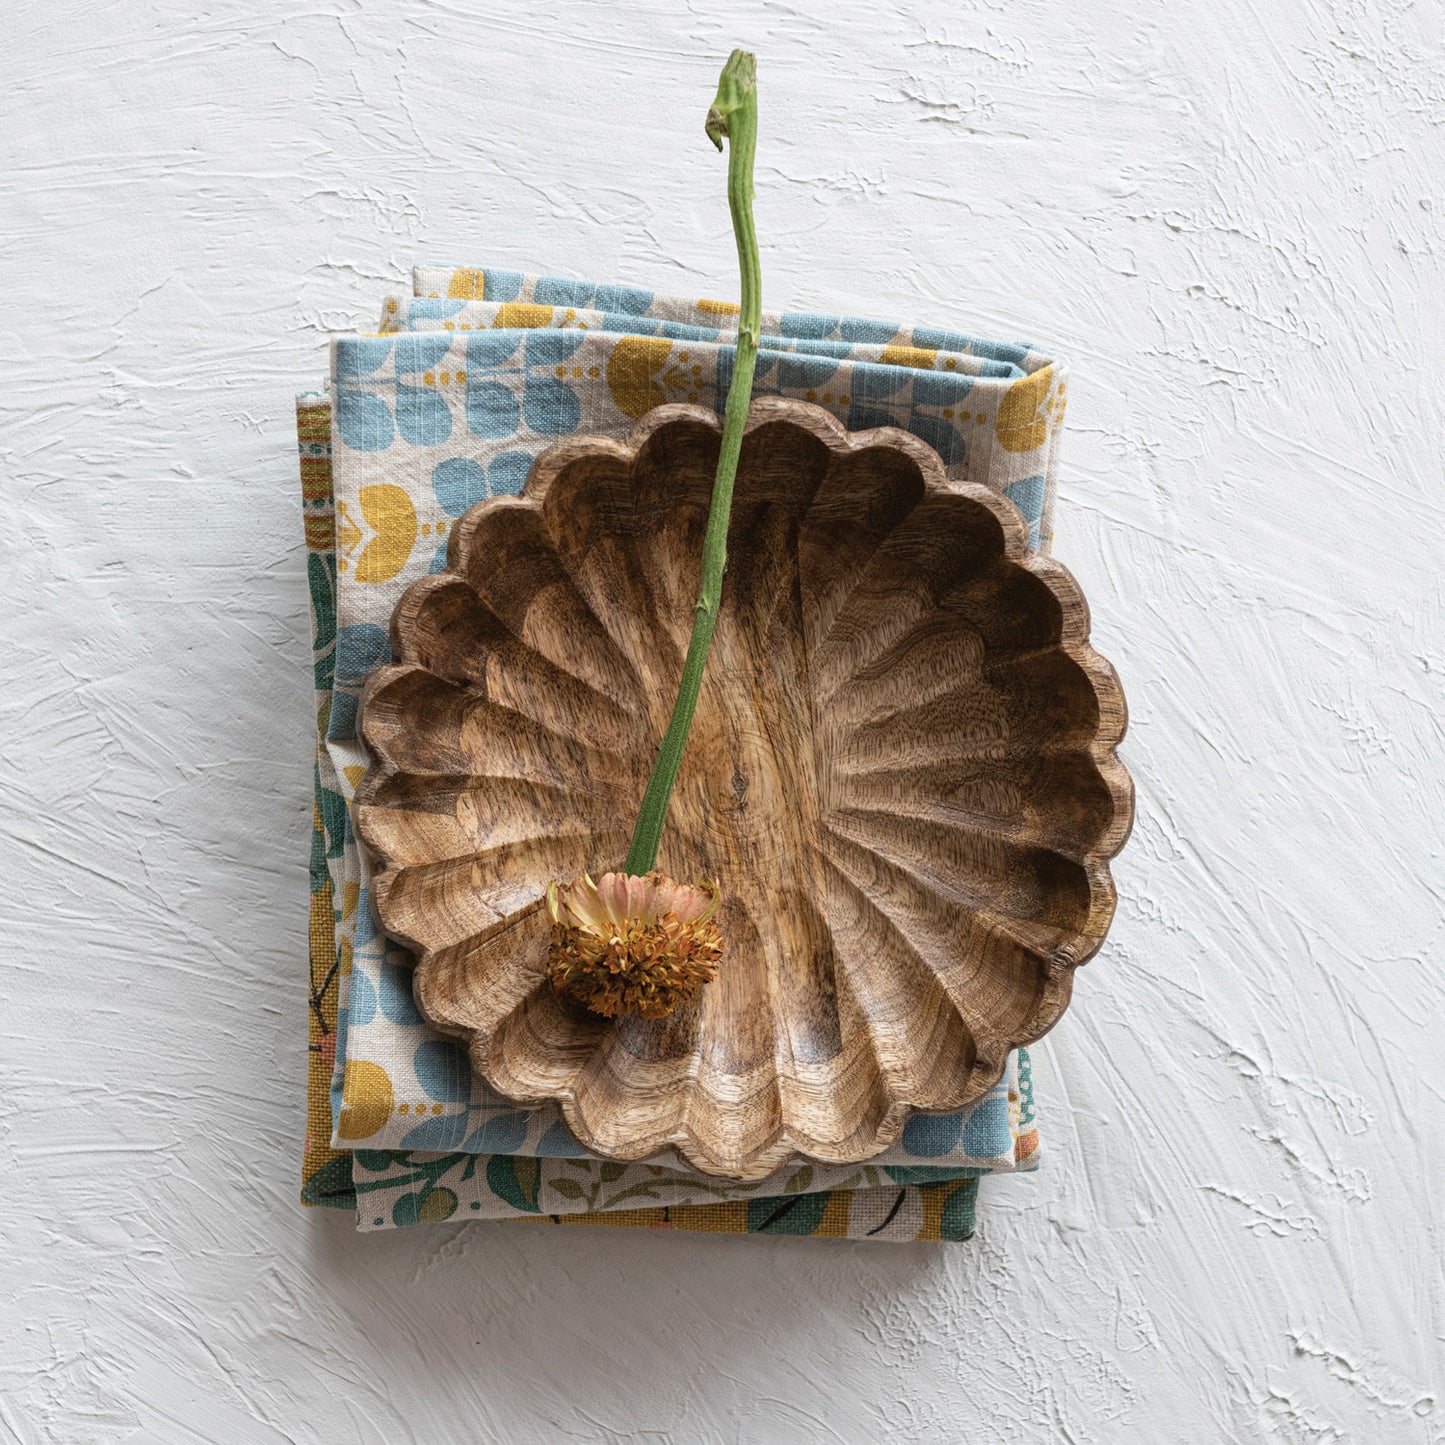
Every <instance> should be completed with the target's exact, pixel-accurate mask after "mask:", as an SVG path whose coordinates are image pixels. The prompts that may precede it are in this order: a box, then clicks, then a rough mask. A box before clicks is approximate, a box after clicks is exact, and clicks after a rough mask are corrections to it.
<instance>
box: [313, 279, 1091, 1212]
mask: <svg viewBox="0 0 1445 1445" xmlns="http://www.w3.org/2000/svg"><path fill="white" fill-rule="evenodd" d="M415 289H416V290H417V291H418V292H437V293H440V292H446V293H447V294H446V295H445V296H442V295H440V294H438V295H435V296H432V295H420V296H417V297H414V298H411V299H407V300H403V299H402V298H395V299H392V300H389V301H388V302H387V303H386V307H385V311H384V314H383V321H382V334H380V335H378V336H376V337H369V338H367V337H356V338H340V339H338V340H337V341H336V342H335V344H334V346H333V372H332V400H333V401H334V404H335V415H334V417H333V416H332V414H331V408H330V406H329V405H328V402H327V399H326V398H321V397H313V398H309V399H305V400H304V401H303V404H302V405H301V406H300V407H299V409H298V428H299V435H300V440H301V448H302V471H303V492H304V494H305V499H306V508H307V512H306V517H307V523H306V525H307V541H308V547H309V549H310V550H309V555H308V565H309V568H310V577H311V592H312V600H313V610H314V614H315V619H316V646H317V654H316V656H317V670H316V688H317V706H318V721H319V723H320V725H321V729H322V732H323V734H324V737H325V746H324V747H322V748H320V749H319V750H318V756H317V779H316V785H317V810H316V843H315V846H314V848H313V869H312V882H313V949H312V953H313V958H312V973H313V980H312V981H313V999H312V1006H311V1028H312V1035H313V1037H312V1047H313V1061H312V1070H311V1076H310V1078H311V1100H312V1105H313V1107H312V1109H311V1111H310V1124H311V1129H310V1138H309V1145H308V1152H307V1167H306V1175H307V1181H308V1182H307V1191H306V1192H307V1197H308V1199H309V1200H310V1202H318V1203H319V1202H334V1200H335V1199H338V1198H340V1199H349V1198H350V1197H351V1191H352V1190H353V1189H355V1190H357V1191H359V1194H360V1195H362V1196H364V1197H363V1198H362V1203H361V1205H360V1206H359V1218H360V1219H361V1222H362V1224H363V1227H378V1226H383V1227H384V1226H386V1225H392V1224H398V1223H410V1222H415V1221H416V1220H418V1219H426V1218H439V1217H448V1216H450V1215H451V1214H453V1213H455V1212H457V1211H458V1210H461V1211H463V1212H464V1213H469V1214H470V1215H471V1217H496V1216H505V1215H508V1214H514V1215H519V1216H531V1217H534V1218H535V1217H537V1215H538V1214H540V1213H543V1212H545V1213H547V1214H549V1215H555V1216H557V1217H568V1214H567V1211H571V1212H572V1215H571V1217H577V1216H581V1215H585V1216H587V1217H591V1216H594V1215H599V1214H600V1213H601V1212H604V1211H605V1212H608V1213H613V1212H619V1213H616V1217H617V1219H618V1221H619V1222H620V1219H621V1213H627V1214H631V1212H632V1211H630V1210H627V1209H626V1206H627V1205H628V1204H631V1203H635V1202H637V1201H642V1200H645V1201H647V1202H649V1203H652V1204H660V1205H665V1206H666V1207H667V1209H668V1211H669V1212H670V1222H673V1223H678V1222H680V1221H681V1220H682V1217H683V1216H685V1215H687V1214H688V1213H689V1211H691V1210H696V1209H699V1208H711V1209H712V1210H713V1214H712V1215H711V1216H710V1220H711V1221H712V1222H709V1223H708V1224H707V1225H706V1227H709V1228H724V1227H725V1228H730V1229H741V1228H749V1227H754V1226H757V1225H760V1224H761V1223H762V1222H764V1221H768V1220H771V1221H773V1223H774V1226H776V1224H777V1221H779V1220H785V1219H792V1220H794V1221H795V1222H797V1221H802V1220H806V1219H809V1218H812V1217H813V1215H814V1214H816V1215H817V1220H818V1223H817V1225H816V1228H814V1229H812V1230H810V1231H803V1230H800V1229H797V1228H794V1230H793V1231H792V1232H823V1233H834V1232H843V1233H871V1234H873V1235H874V1237H917V1233H918V1231H920V1230H921V1231H922V1232H923V1233H924V1234H929V1233H930V1232H931V1231H934V1230H935V1222H930V1221H943V1220H945V1219H946V1218H947V1219H952V1220H953V1224H952V1225H951V1226H948V1227H946V1226H945V1223H943V1222H937V1223H936V1229H937V1231H938V1232H935V1233H933V1234H932V1237H958V1233H957V1221H958V1220H959V1219H960V1218H962V1217H963V1216H964V1214H965V1213H966V1214H967V1215H968V1216H969V1218H970V1219H971V1213H972V1197H973V1189H972V1188H971V1187H970V1186H974V1187H976V1180H977V1175H978V1173H979V1172H981V1171H984V1170H995V1169H1005V1168H1018V1167H1031V1166H1032V1165H1033V1164H1034V1163H1035V1162H1036V1147H1037V1134H1036V1131H1035V1130H1034V1128H1033V1125H1032V1101H1031V1091H1030V1089H1029V1087H1028V1062H1027V1055H1026V1053H1025V1052H1024V1051H1020V1054H1019V1057H1018V1058H1017V1059H1016V1060H1015V1061H1013V1065H1012V1068H1011V1071H1010V1078H1009V1086H1008V1087H1006V1086H1004V1085H1001V1086H1000V1088H999V1089H998V1090H996V1091H995V1092H994V1094H992V1095H990V1096H989V1097H988V1098H986V1099H985V1100H983V1101H981V1102H980V1104H979V1105H977V1106H976V1107H975V1108H974V1109H973V1110H970V1111H965V1113H963V1114H959V1115H952V1116H945V1117H943V1118H941V1119H940V1118H919V1119H916V1120H914V1121H912V1123H911V1124H910V1128H909V1131H908V1132H907V1133H906V1134H905V1136H904V1139H903V1141H902V1142H901V1144H900V1145H899V1146H898V1147H897V1148H895V1149H894V1150H891V1151H889V1152H888V1153H887V1154H885V1155H883V1156H880V1158H879V1159H877V1160H875V1161H872V1162H871V1163H870V1165H868V1166H865V1167H863V1168H859V1169H851V1170H833V1169H823V1168H821V1167H818V1166H807V1165H803V1166H794V1167H792V1168H790V1169H787V1170H783V1171H779V1174H778V1175H776V1176H774V1178H773V1179H771V1180H769V1181H765V1182H764V1183H763V1184H762V1185H754V1186H751V1187H748V1186H737V1185H728V1184H723V1183H720V1182H719V1181H717V1180H715V1179H709V1178H707V1177H706V1176H699V1175H697V1174H695V1173H693V1172H691V1171H688V1170H686V1169H682V1168H679V1167H673V1166H672V1165H670V1164H669V1163H668V1161H665V1160H661V1161H658V1162H656V1163H654V1164H649V1165H620V1164H615V1163H610V1162H606V1161H600V1160H597V1159H595V1158H593V1157H591V1156H588V1155H586V1154H585V1153H584V1152H583V1151H582V1150H580V1149H579V1147H578V1146H577V1145H576V1143H575V1141H573V1140H572V1139H571V1136H570V1135H569V1134H568V1133H567V1131H566V1130H565V1128H564V1127H563V1126H562V1125H561V1122H560V1119H559V1118H558V1116H557V1114H556V1111H555V1110H520V1109H517V1108H516V1107H515V1106H513V1105H511V1104H508V1103H506V1101H503V1100H500V1099H497V1098H495V1097H494V1096H490V1095H489V1094H488V1093H487V1092H486V1091H484V1090H482V1089H481V1087H480V1086H479V1085H476V1084H475V1083H474V1081H473V1080H472V1078H471V1073H470V1069H469V1067H468V1065H467V1062H466V1059H465V1056H464V1054H462V1052H461V1051H460V1050H459V1049H457V1048H456V1046H455V1045H453V1044H451V1043H450V1042H448V1041H447V1040H445V1039H441V1038H439V1037H437V1036H436V1035H434V1034H433V1033H432V1032H431V1031H430V1030H428V1029H427V1028H426V1026H425V1025H424V1024H423V1023H422V1021H421V1020H420V1018H419V1016H418V1015H417V1014H416V1011H415V1008H414V1005H413V1004H412V1001H411V996H410V986H409V960H408V959H407V958H406V956H405V954H403V953H401V951H400V950H397V949H395V948H394V946H390V945H388V944H387V943H386V941H385V940H384V939H381V938H380V937H379V936H378V935H377V934H376V933H375V930H374V928H373V927H372V926H371V922H370V913H369V907H368V906H367V900H366V897H365V888H366V882H367V878H366V874H365V871H364V870H365V861H364V859H363V858H361V856H360V854H359V853H358V850H357V849H356V847H355V840H354V838H352V837H351V835H350V829H349V821H348V818H347V809H346V800H347V798H348V797H349V795H350V792H351V790H352V789H353V788H354V786H355V784H356V782H357V780H358V779H359V777H360V775H361V772H362V770H363V769H364V767H365V757H364V754H363V753H362V752H361V750H360V748H359V745H358V744H357V742H356V740H355V701H356V697H357V694H358V692H359V689H360V686H361V684H362V682H363V681H364V679H365V676H366V674H367V673H368V672H369V671H370V669H371V668H372V667H374V666H377V665H378V664H380V663H381V662H384V661H386V660H387V658H388V657H389V649H388V646H387V635H386V630H385V629H386V622H387V619H388V617H389V614H390V611H391V608H392V606H393V605H394V603H395V600H396V597H397V596H399V594H400V592H401V591H402V590H403V589H404V588H405V586H406V585H408V584H409V583H410V582H411V581H412V580H414V578H415V577H416V576H418V575H422V574H423V573H425V572H426V571H428V570H436V569H437V568H439V567H440V566H441V565H442V561H443V558H444V553H445V536H446V532H447V530H448V528H449V526H450V525H451V523H452V521H453V520H454V519H455V518H456V517H459V516H460V515H461V514H462V512H464V511H465V510H466V508H467V507H468V506H470V505H471V504H472V503H473V502H474V501H476V500H478V499H479V498H480V497H483V496H487V495H491V494H494V493H496V492H500V491H515V490H517V489H518V487H519V486H520V484H521V482H522V480H523V478H524V477H525V474H526V470H527V467H528V466H529V465H530V462H531V459H532V457H533V456H535V455H536V453H537V452H538V451H540V450H541V449H542V448H543V447H545V446H546V445H549V444H550V443H551V442H552V441H554V440H556V439H557V438H558V437H560V436H564V435H570V434H574V433H583V432H595V431H612V432H618V431H625V430H626V429H627V427H628V426H630V424H631V422H632V421H633V420H634V419H635V418H636V417H637V416H640V415H641V414H642V413H643V412H644V411H646V410H647V409H648V408H650V407H651V406H653V405H655V404H657V403H658V402H661V401H665V400H694V401H696V400H702V401H705V402H708V403H709V404H712V405H714V406H716V407H719V408H720V407H721V404H722V399H723V397H724V396H725V394H726V390H727V383H728V379H729V377H730V369H731V359H732V352H731V348H730V347H729V346H728V344H727V342H728V339H729V334H728V333H727V332H726V331H724V330H722V329H720V328H719V326H718V325H717V322H718V321H719V320H720V319H721V320H724V321H725V320H726V319H727V317H728V315H729V313H730V312H735V310H736V308H735V307H729V306H727V305H725V304H722V303H716V302H707V301H701V302H684V301H680V300H677V299H675V298H668V297H658V296H654V295H652V294H650V293H646V292H641V291H637V290H634V289H630V288H616V287H612V288H608V287H594V286H590V285H586V284H583V283H577V282H571V281H559V280H555V279H549V278H537V277H528V276H522V275H520V274H518V273H513V272H498V271H480V270H475V269H468V270H461V271H446V272H439V271H436V270H432V269H428V268H421V269H419V270H418V272H417V273H416V276H415ZM709 322H710V323H712V324H711V325H708V324H705V323H709ZM764 326H765V331H766V333H767V334H766V336H765V340H764V349H763V353H762V355H761V356H760V359H759V367H758V383H757V385H756V390H757V391H758V393H759V394H765V393H767V392H770V391H771V392H774V393H778V394H785V395H794V396H800V397H803V398H805V399H807V400H810V401H816V402H817V403H818V404H820V405H823V406H824V407H827V408H828V409H830V410H832V411H833V412H834V413H835V415H839V416H840V417H841V418H842V419H843V420H844V421H845V423H846V424H847V425H849V426H850V427H852V428H858V427H863V426H873V425H878V424H882V423H892V424H895V425H903V426H906V427H907V428H908V429H910V430H912V431H914V432H915V434H918V435H920V436H923V437H924V438H925V439H926V440H928V441H929V442H930V443H931V444H932V445H933V446H934V447H935V448H936V449H938V450H939V452H940V454H941V455H942V456H943V457H944V459H945V462H946V463H947V464H948V466H949V469H950V471H951V472H952V473H953V474H954V475H961V476H965V477H968V478H970V479H971V480H977V481H982V482H984V483H986V484H989V485H993V486H996V487H998V488H999V489H1001V490H1004V491H1005V492H1007V494H1008V495H1010V496H1011V497H1012V498H1013V500H1014V501H1015V503H1016V504H1017V505H1019V506H1020V508H1021V510H1022V511H1024V513H1025V515H1026V517H1027V518H1028V520H1029V522H1030V524H1031V526H1032V527H1033V528H1034V535H1035V537H1036V538H1037V537H1038V535H1039V533H1040V531H1041V530H1044V531H1045V535H1046V529H1047V525H1048V524H1047V521H1046V517H1047V511H1048V504H1049V501H1050V500H1051V497H1052V479H1053V470H1054V451H1055V440H1056V436H1057V430H1058V422H1059V420H1060V419H1061V416H1062V409H1063V386H1064V383H1063V381H1062V378H1061V376H1060V374H1059V368H1058V367H1057V366H1055V365H1053V364H1052V363H1050V362H1049V360H1048V358H1047V357H1044V356H1042V355H1040V354H1039V353H1036V352H1034V351H1032V350H1031V349H1029V348H1027V347H1023V346H1006V345H999V344H996V343H986V342H981V341H978V340H976V339H974V338H970V337H966V336H960V335H957V334H954V333H945V332H939V331H924V330H923V329H921V328H898V327H894V326H891V325H884V324H880V323H876V322H867V321H861V320H857V319H854V318H846V317H826V316H813V315H801V314H783V315H781V316H773V317H768V318H766V319H765V323H764ZM333 439H334V441H335V444H336V445H335V471H334V477H333V473H332V466H331V459H330V456H329V443H330V442H331V441H332V440H333ZM333 481H334V486H335V491H336V500H335V503H334V510H333V503H332V499H331V487H330V484H331V483H332V482H333ZM428 538H435V539H436V540H435V541H431V542H428V540H427V539H428ZM332 548H334V550H331V549H332ZM328 924H329V926H328ZM338 1005H339V1007H338ZM338 1034H339V1036H340V1039H341V1041H342V1042H341V1047H340V1048H336V1044H337V1041H338ZM333 1053H334V1056H335V1066H334V1073H333V1077H332V1085H333V1087H332V1097H331V1100H330V1103H331V1105H332V1108H331V1109H330V1110H329V1111H328V1110H327V1108H326V1100H325V1098H324V1097H323V1088H324V1085H325V1081H326V1072H327V1066H328V1064H329V1063H330V1062H331V1060H332V1055H333ZM328 1113H329V1115H330V1119H329V1120H328V1117H327V1116H328ZM328 1122H331V1123H332V1124H333V1135H332V1138H331V1139H330V1140H329V1141H328V1140H327V1138H326V1128H325V1126H326V1124H327V1123H328ZM348 1147H353V1148H355V1149H356V1150H357V1153H356V1156H355V1158H354V1159H353V1158H351V1157H350V1156H349V1155H347V1154H346V1153H345V1152H343V1151H344V1150H345V1149H346V1148H348ZM440 1150H453V1151H455V1152H454V1153H452V1154H441V1153H439V1152H434V1151H440ZM923 1161H927V1162H923ZM939 1180H946V1181H948V1182H947V1183H939V1182H935V1181H939ZM774 1191H776V1192H774ZM829 1191H831V1196H832V1199H833V1203H831V1204H830V1203H828V1202H827V1201H828V1198H829V1193H828V1192H829ZM943 1191H947V1200H948V1201H955V1202H953V1203H950V1204H948V1205H947V1207H945V1201H943V1197H942V1193H943ZM875 1193H876V1194H877V1196H878V1197H877V1198H865V1197H864V1196H872V1195H874V1194H875ZM845 1194H847V1195H849V1196H850V1197H849V1198H848V1199H847V1200H844V1199H843V1197H842V1196H844V1195H845ZM719 1196H721V1197H722V1198H724V1199H731V1200H732V1201H733V1202H732V1203H731V1204H728V1205H711V1206H707V1205H703V1204H702V1203H701V1201H703V1200H707V1199H716V1198H718V1197H719ZM800 1196H807V1204H806V1208H805V1207H804V1206H803V1204H802V1203H800ZM915 1196H916V1197H915ZM965 1196H967V1200H968V1203H967V1208H966V1210H965V1207H964V1198H965ZM819 1201H823V1202H822V1203H819ZM930 1201H934V1202H935V1203H937V1205H938V1207H937V1208H936V1209H935V1208H934V1207H933V1203H930ZM734 1206H735V1207H734ZM719 1208H725V1209H729V1210H731V1213H730V1214H729V1216H728V1218H729V1219H730V1220H731V1221H732V1222H730V1223H727V1224H723V1223H722V1222H721V1221H720V1220H719V1219H718V1217H717V1215H716V1210H717V1209H719ZM885 1217H886V1224H885V1222H884V1221H885ZM648 1222H652V1221H650V1220H649V1221H648ZM698 1223H699V1225H701V1223H702V1221H701V1220H699V1221H698ZM914 1226H917V1228H916V1229H915V1228H914ZM910 1231H911V1232H910Z"/></svg>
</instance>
